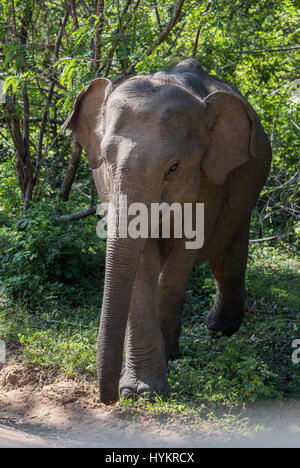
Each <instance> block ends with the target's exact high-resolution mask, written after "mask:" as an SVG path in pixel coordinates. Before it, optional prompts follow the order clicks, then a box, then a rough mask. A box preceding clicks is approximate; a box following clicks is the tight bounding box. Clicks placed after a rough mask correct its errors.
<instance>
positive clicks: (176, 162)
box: [168, 161, 179, 173]
mask: <svg viewBox="0 0 300 468" xmlns="http://www.w3.org/2000/svg"><path fill="white" fill-rule="evenodd" d="M178 166H179V161H175V162H174V163H173V164H172V166H171V167H170V168H169V170H168V173H169V172H174V171H176V169H177V168H178Z"/></svg>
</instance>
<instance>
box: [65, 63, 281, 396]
mask: <svg viewBox="0 0 300 468" xmlns="http://www.w3.org/2000/svg"><path fill="white" fill-rule="evenodd" d="M66 128H69V129H71V130H72V131H73V132H74V134H75V139H76V141H77V142H78V143H79V144H80V145H81V146H82V147H83V149H84V150H85V152H86V154H87V157H88V161H89V165H90V167H91V168H92V172H93V178H94V181H95V185H96V187H97V191H98V194H99V198H100V200H101V201H105V202H109V203H111V206H115V207H116V209H117V205H118V197H119V196H120V195H126V197H127V202H128V204H132V203H136V202H139V203H143V204H144V205H145V206H146V207H150V205H151V204H154V203H156V204H160V203H168V204H172V203H179V204H180V205H183V204H185V203H189V204H192V206H195V205H196V204H197V203H201V204H204V221H205V223H204V239H203V243H202V246H201V247H200V248H197V249H191V248H190V249H188V248H186V244H185V242H186V238H185V236H184V235H183V236H182V237H181V238H180V237H176V236H174V235H173V234H172V232H173V231H172V229H171V231H172V232H171V234H170V237H169V238H166V237H163V236H161V235H159V236H158V237H151V236H150V235H149V236H148V237H147V238H146V237H136V238H131V237H130V236H127V237H121V236H118V235H117V236H110V235H109V236H108V238H107V250H106V268H105V281H104V292H103V302H102V311H101V317H100V326H99V335H98V341H97V347H98V354H97V360H98V381H99V390H100V401H101V402H103V403H104V404H113V403H115V402H117V401H118V400H119V398H120V396H122V397H125V398H126V397H129V396H135V395H140V394H142V393H144V392H146V393H149V394H155V393H167V392H168V390H169V386H168V379H167V373H168V361H169V360H170V359H177V358H179V356H180V349H179V337H180V332H181V309H182V304H183V300H184V294H185V289H186V286H187V282H188V280H189V277H190V274H191V272H192V270H193V268H194V266H195V264H196V263H198V262H202V261H208V262H209V264H210V268H211V271H212V274H213V276H214V278H215V282H216V297H215V301H214V305H213V307H212V310H211V311H210V312H209V313H208V316H207V324H206V325H207V328H208V329H209V330H212V331H213V332H221V333H222V334H224V335H226V336H231V335H232V334H234V333H235V332H237V331H238V329H239V327H240V325H241V323H242V320H243V316H244V308H245V297H246V290H245V270H246V265H247V256H248V244H249V224H250V216H251V211H252V209H253V208H254V206H255V204H256V202H257V200H258V197H259V194H260V191H261V189H262V187H263V185H264V183H265V181H266V178H267V176H268V172H269V168H270V163H271V157H272V152H271V146H270V143H269V140H268V137H267V136H266V133H265V131H264V129H263V127H262V125H261V123H260V121H259V118H258V116H257V114H256V113H255V111H254V110H253V108H252V107H251V105H250V104H249V103H248V102H247V100H246V99H245V98H244V97H243V96H242V95H241V94H240V92H239V91H237V89H235V88H234V87H233V86H232V85H231V84H229V83H225V82H222V81H220V80H219V79H217V78H216V77H215V76H211V75H209V74H208V73H207V72H206V71H205V70H204V69H203V68H202V66H201V65H200V64H199V63H198V61H197V60H196V59H194V58H188V59H185V60H183V61H181V62H180V63H178V64H176V65H174V66H172V67H171V68H169V69H168V70H166V71H159V72H154V73H151V74H142V75H134V76H131V77H128V78H126V79H123V80H122V81H121V82H119V83H118V84H117V85H113V83H112V82H111V81H110V80H108V79H106V78H96V79H94V80H93V81H91V82H90V84H89V85H88V86H86V87H85V88H83V89H82V91H81V92H80V93H79V94H78V96H77V98H76V100H75V103H74V107H73V110H72V113H71V114H70V116H69V117H68V119H67V120H66V121H65V123H64V125H63V130H65V129H66ZM107 222H108V232H109V231H110V229H109V228H114V227H116V226H112V224H114V223H115V224H116V223H118V220H117V219H116V217H110V216H109V213H108V221H107ZM124 347H125V355H126V357H125V369H124V371H123V373H122V363H123V351H124ZM121 374H122V375H121Z"/></svg>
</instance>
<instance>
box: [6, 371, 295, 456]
mask: <svg viewBox="0 0 300 468" xmlns="http://www.w3.org/2000/svg"><path fill="white" fill-rule="evenodd" d="M243 417H248V418H249V419H248V422H247V420H246V419H244V422H243V421H241V420H240V422H239V423H237V421H236V419H233V423H232V424H231V423H230V418H227V422H226V423H224V420H222V422H218V421H215V420H213V421H212V420H209V419H207V418H206V419H203V420H201V419H199V420H197V421H183V420H182V421H178V420H177V419H176V418H175V417H172V416H168V417H167V416H153V415H148V414H143V413H142V412H141V414H139V413H138V414H135V415H133V413H132V412H131V411H130V409H126V408H124V407H122V406H121V405H120V404H117V405H115V406H113V407H106V406H104V405H101V404H99V403H98V401H97V391H96V390H95V389H93V388H92V387H91V386H90V385H88V384H87V383H84V382H77V381H74V380H72V379H69V378H67V377H66V376H51V375H48V374H47V373H46V372H44V371H41V370H40V369H39V368H32V369H30V370H28V369H25V368H24V367H23V366H22V365H21V364H10V365H6V366H5V367H4V368H2V369H1V370H0V447H106V448H108V447H109V448H114V447H221V446H226V447H257V446H260V447H265V446H267V447H278V446H282V447H300V402H285V403H277V404H276V405H271V406H270V405H268V406H266V405H262V404H261V405H258V406H256V407H254V408H252V409H251V412H250V413H249V414H247V415H246V414H245V415H244V416H243ZM241 419H243V418H241ZM249 423H250V425H249ZM258 426H259V428H260V429H259V430H255V428H256V427H258Z"/></svg>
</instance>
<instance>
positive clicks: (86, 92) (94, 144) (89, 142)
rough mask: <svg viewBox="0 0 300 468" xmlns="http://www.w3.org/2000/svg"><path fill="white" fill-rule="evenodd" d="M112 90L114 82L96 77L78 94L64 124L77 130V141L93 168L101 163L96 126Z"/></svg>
mask: <svg viewBox="0 0 300 468" xmlns="http://www.w3.org/2000/svg"><path fill="white" fill-rule="evenodd" d="M111 91H112V84H111V82H110V81H109V80H107V79H106V78H96V79H95V80H93V81H91V82H90V84H89V85H88V86H86V87H85V88H83V89H82V90H81V91H80V93H79V94H78V95H77V97H76V100H75V103H74V107H73V110H72V112H71V115H70V116H69V117H68V118H67V120H66V121H65V123H64V124H63V126H62V130H63V131H64V130H66V129H67V128H70V129H71V130H73V131H74V132H75V138H76V141H77V142H78V143H79V144H80V145H81V146H82V148H83V149H84V150H85V152H86V153H87V156H88V160H89V164H90V167H91V168H92V169H97V168H98V167H99V166H100V165H101V162H102V160H101V157H100V143H101V141H100V135H99V132H96V131H95V129H96V126H97V125H98V124H99V119H100V117H101V114H102V108H103V104H104V102H105V100H106V98H107V96H108V95H109V94H110V92H111Z"/></svg>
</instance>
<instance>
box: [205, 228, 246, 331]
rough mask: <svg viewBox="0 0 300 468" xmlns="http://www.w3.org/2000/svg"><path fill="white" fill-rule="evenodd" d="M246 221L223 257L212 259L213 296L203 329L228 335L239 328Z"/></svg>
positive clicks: (242, 295) (241, 311) (243, 303)
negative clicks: (214, 282) (212, 302)
mask: <svg viewBox="0 0 300 468" xmlns="http://www.w3.org/2000/svg"><path fill="white" fill-rule="evenodd" d="M249 224H250V223H249V219H248V220H247V222H245V224H244V225H243V226H242V228H241V229H240V230H239V232H238V233H237V234H236V235H235V236H234V238H233V239H232V240H231V242H230V243H229V245H228V247H227V249H226V251H225V253H224V254H221V255H219V256H216V257H215V258H212V259H211V261H210V266H211V270H212V272H213V275H214V277H215V279H216V283H217V293H216V299H215V303H214V306H213V309H212V310H211V311H210V313H209V314H208V317H207V328H208V329H209V330H212V331H215V332H217V331H221V332H222V333H223V334H224V335H226V336H231V335H233V334H234V333H235V332H237V331H238V329H239V328H240V326H241V323H242V320H243V317H244V305H245V298H246V290H245V270H246V266H247V257H248V242H249Z"/></svg>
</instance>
